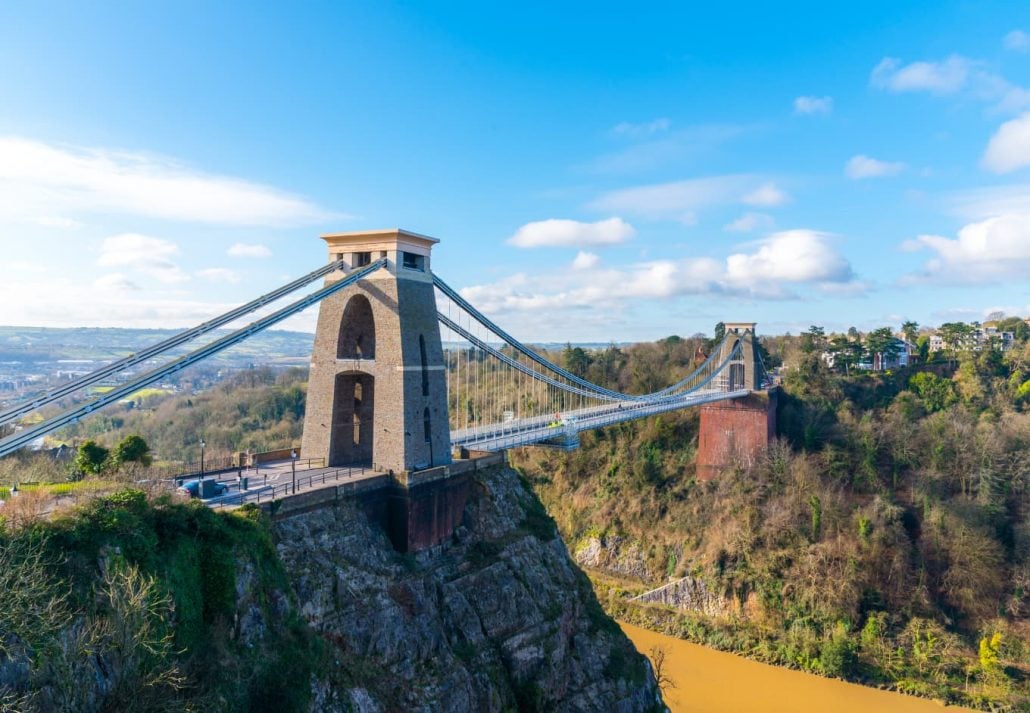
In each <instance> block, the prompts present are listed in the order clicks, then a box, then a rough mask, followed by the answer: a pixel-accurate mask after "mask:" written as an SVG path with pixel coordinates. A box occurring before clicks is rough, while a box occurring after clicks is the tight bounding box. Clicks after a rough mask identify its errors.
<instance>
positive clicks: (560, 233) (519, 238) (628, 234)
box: [508, 218, 636, 248]
mask: <svg viewBox="0 0 1030 713" xmlns="http://www.w3.org/2000/svg"><path fill="white" fill-rule="evenodd" d="M635 234H636V230H634V228H633V226H632V225H630V224H629V223H627V222H626V221H624V220H623V219H622V218H608V219H607V220H599V221H597V222H596V223H581V222H580V221H578V220H564V219H560V218H550V219H549V220H538V221H536V222H533V223H526V224H525V225H523V226H522V227H521V228H519V229H518V230H516V231H515V234H514V235H512V236H511V237H510V238H508V244H509V245H514V246H515V247H518V248H541V247H578V246H584V245H618V244H619V243H624V242H626V241H627V240H629V239H630V238H632V237H633V236H634V235H635Z"/></svg>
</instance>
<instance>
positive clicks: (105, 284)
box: [93, 272, 139, 292]
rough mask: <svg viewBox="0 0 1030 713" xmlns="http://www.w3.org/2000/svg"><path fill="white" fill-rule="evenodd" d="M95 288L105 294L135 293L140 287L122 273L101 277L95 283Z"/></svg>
mask: <svg viewBox="0 0 1030 713" xmlns="http://www.w3.org/2000/svg"><path fill="white" fill-rule="evenodd" d="M93 286H94V287H96V288H97V289H98V290H103V291H105V292H135V291H137V290H139V285H137V284H136V283H135V282H133V281H132V280H130V279H129V278H128V277H126V276H125V275H123V274H122V273H120V272H112V273H109V274H107V275H101V276H100V277H98V278H97V279H96V280H94V281H93Z"/></svg>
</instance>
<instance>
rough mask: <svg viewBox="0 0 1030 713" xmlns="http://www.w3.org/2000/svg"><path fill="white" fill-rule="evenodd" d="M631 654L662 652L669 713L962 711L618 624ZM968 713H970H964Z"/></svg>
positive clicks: (905, 712) (950, 712) (924, 712)
mask: <svg viewBox="0 0 1030 713" xmlns="http://www.w3.org/2000/svg"><path fill="white" fill-rule="evenodd" d="M620 626H621V627H622V630H623V631H625V632H626V636H628V637H629V638H630V639H631V640H632V641H633V643H634V644H635V645H636V647H637V650H638V651H640V652H641V653H643V654H645V655H646V654H647V653H648V652H649V651H650V650H651V648H652V647H655V646H658V647H661V648H663V649H665V667H666V672H667V674H668V675H669V676H670V677H671V678H672V681H673V683H675V684H676V687H675V688H672V689H668V690H666V691H665V703H666V705H668V706H669V708H670V709H671V710H672V713H752V712H754V711H760V712H761V713H881V712H882V713H944V712H945V711H947V712H948V713H960V712H961V711H969V709H968V708H958V707H955V706H945V705H944V704H942V703H938V702H936V701H930V700H926V699H923V698H913V697H912V696H905V695H902V694H900V693H894V692H892V691H881V690H878V689H875V688H869V687H867V686H859V685H857V684H854V683H846V682H844V681H837V680H835V679H832V678H823V677H821V676H814V675H812V674H810V673H803V672H801V671H794V670H792V669H789V668H783V667H780V666H770V665H769V664H764V663H759V662H758V661H751V660H749V659H745V658H743V657H741V656H736V655H734V654H728V653H726V652H724V651H716V650H715V649H709V648H706V647H704V646H698V645H697V644H692V643H690V642H688V641H683V640H682V639H676V638H673V637H671V636H666V635H664V634H656V633H655V632H653V631H647V630H646V629H641V628H639V627H636V626H631V625H630V624H623V623H621V622H620ZM970 713H972V712H970Z"/></svg>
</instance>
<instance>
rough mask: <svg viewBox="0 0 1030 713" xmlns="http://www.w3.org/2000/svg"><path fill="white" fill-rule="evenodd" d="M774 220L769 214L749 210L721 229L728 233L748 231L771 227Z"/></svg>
mask: <svg viewBox="0 0 1030 713" xmlns="http://www.w3.org/2000/svg"><path fill="white" fill-rule="evenodd" d="M774 222H775V221H773V217H772V216H771V215H768V214H766V213H752V212H750V211H749V212H747V213H744V215H742V216H740V217H739V218H737V219H736V220H734V221H732V222H730V223H727V224H726V225H724V226H723V228H722V229H723V230H725V231H727V232H730V233H750V232H751V231H752V230H758V229H759V228H771V227H772V226H773V223H774Z"/></svg>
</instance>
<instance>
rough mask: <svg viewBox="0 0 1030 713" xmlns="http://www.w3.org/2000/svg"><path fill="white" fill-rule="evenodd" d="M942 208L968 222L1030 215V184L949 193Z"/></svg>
mask: <svg viewBox="0 0 1030 713" xmlns="http://www.w3.org/2000/svg"><path fill="white" fill-rule="evenodd" d="M942 207H943V208H945V209H946V210H947V211H948V212H950V213H952V214H953V215H956V216H958V217H959V218H962V219H963V220H966V221H977V220H983V219H984V218H991V217H993V216H997V215H1003V214H1007V213H1028V214H1030V184H1025V183H1015V184H1010V185H1007V186H989V187H986V188H974V189H970V190H964V191H953V192H951V193H947V194H945V196H944V199H943V201H942Z"/></svg>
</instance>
